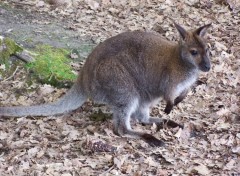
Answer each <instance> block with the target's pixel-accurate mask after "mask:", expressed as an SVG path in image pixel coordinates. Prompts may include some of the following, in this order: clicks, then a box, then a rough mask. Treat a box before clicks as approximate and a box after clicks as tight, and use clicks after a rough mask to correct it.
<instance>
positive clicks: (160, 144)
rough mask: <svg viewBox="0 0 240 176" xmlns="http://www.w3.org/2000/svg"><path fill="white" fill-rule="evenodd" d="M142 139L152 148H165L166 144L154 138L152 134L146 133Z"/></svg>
mask: <svg viewBox="0 0 240 176" xmlns="http://www.w3.org/2000/svg"><path fill="white" fill-rule="evenodd" d="M141 137H142V139H143V140H144V141H145V142H146V143H148V144H149V145H150V146H152V147H163V146H164V145H165V143H164V142H163V141H162V140H159V139H157V138H155V137H154V136H152V135H151V134H147V133H144V134H143V135H142V136H141Z"/></svg>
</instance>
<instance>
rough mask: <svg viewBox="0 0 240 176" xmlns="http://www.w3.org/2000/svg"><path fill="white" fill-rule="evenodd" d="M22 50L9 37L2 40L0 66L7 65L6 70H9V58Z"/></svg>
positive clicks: (0, 39)
mask: <svg viewBox="0 0 240 176" xmlns="http://www.w3.org/2000/svg"><path fill="white" fill-rule="evenodd" d="M22 50H23V49H22V48H21V47H20V46H19V45H18V44H16V43H15V42H14V40H12V39H10V38H8V37H6V38H0V64H5V65H6V68H9V57H10V56H11V55H13V54H16V53H17V52H21V51H22Z"/></svg>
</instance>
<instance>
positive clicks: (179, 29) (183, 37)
mask: <svg viewBox="0 0 240 176" xmlns="http://www.w3.org/2000/svg"><path fill="white" fill-rule="evenodd" d="M173 23H174V25H175V27H176V28H177V30H178V32H179V34H180V35H181V37H182V39H183V40H184V39H185V38H186V36H187V31H186V30H185V29H184V28H183V27H182V26H180V25H179V24H177V23H175V22H173Z"/></svg>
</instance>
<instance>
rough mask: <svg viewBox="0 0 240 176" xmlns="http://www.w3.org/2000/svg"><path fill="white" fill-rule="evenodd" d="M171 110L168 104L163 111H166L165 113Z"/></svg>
mask: <svg viewBox="0 0 240 176" xmlns="http://www.w3.org/2000/svg"><path fill="white" fill-rule="evenodd" d="M171 111H172V107H170V106H168V105H167V106H166V108H165V109H164V112H165V113H166V114H170V112H171Z"/></svg>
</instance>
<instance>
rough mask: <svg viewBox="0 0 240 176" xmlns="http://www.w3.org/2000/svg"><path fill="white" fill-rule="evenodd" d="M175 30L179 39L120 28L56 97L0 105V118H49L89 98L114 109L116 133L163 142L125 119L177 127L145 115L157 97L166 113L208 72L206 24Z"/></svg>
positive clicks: (174, 124)
mask: <svg viewBox="0 0 240 176" xmlns="http://www.w3.org/2000/svg"><path fill="white" fill-rule="evenodd" d="M174 25H175V27H176V28H177V30H178V32H179V33H180V40H179V42H178V43H175V42H171V41H168V40H165V39H164V38H162V36H161V35H160V34H158V33H155V32H143V31H132V32H124V33H121V34H119V35H117V36H115V37H111V38H109V39H107V40H105V41H104V42H103V43H100V44H99V45H98V46H97V47H96V48H95V49H94V50H93V51H92V53H91V54H90V55H89V56H88V58H87V60H86V63H85V64H84V66H83V68H82V69H81V71H80V73H79V76H78V79H77V81H76V82H75V84H74V85H73V87H72V88H71V89H70V90H69V92H68V93H67V94H66V95H65V96H63V97H62V98H60V99H59V100H58V101H56V102H53V103H50V104H43V105H36V106H27V107H24V106H21V107H0V116H2V117H9V116H15V117H20V116H50V115H57V114H63V113H67V112H69V111H72V110H75V109H77V108H79V107H80V106H81V105H82V104H83V103H84V102H85V101H86V100H87V99H88V98H90V99H92V100H94V101H97V102H101V103H106V104H108V105H109V106H110V107H111V108H112V111H113V131H114V133H115V134H117V135H120V136H123V135H127V136H130V137H135V138H140V139H143V140H144V141H146V142H147V143H149V144H150V145H152V146H162V145H164V142H163V141H162V140H159V139H157V138H155V137H154V136H152V135H151V134H147V133H144V132H137V131H134V130H132V128H131V125H130V119H131V118H132V119H136V120H138V121H140V122H141V123H143V124H152V123H156V124H157V125H160V126H161V125H162V124H163V123H165V122H169V125H170V126H171V127H176V126H180V125H178V124H177V123H175V122H173V121H168V120H166V119H161V118H156V117H149V109H150V107H151V106H152V105H153V103H154V102H156V100H159V98H163V99H164V100H165V101H166V102H167V106H166V108H165V112H166V113H170V111H171V110H172V108H173V106H174V105H176V104H177V103H179V102H181V101H182V100H183V98H184V97H185V96H186V95H187V92H188V89H189V88H190V87H191V86H192V85H193V84H194V82H195V81H196V80H197V78H198V74H199V72H200V71H203V72H207V71H209V70H210V60H209V52H208V47H207V43H206V41H205V39H204V38H203V36H204V35H205V33H206V31H207V29H208V28H209V26H210V25H211V24H208V25H205V26H202V27H200V28H198V29H196V30H191V31H187V30H185V29H184V28H183V27H181V26H180V25H178V24H176V23H174Z"/></svg>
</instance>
